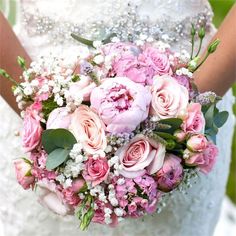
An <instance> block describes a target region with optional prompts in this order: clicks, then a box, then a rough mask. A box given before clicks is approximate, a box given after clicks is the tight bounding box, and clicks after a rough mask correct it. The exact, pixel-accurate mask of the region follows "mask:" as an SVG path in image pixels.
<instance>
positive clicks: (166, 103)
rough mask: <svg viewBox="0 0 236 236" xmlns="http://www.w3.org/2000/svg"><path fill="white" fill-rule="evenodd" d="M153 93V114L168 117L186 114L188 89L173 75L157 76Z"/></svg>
mask: <svg viewBox="0 0 236 236" xmlns="http://www.w3.org/2000/svg"><path fill="white" fill-rule="evenodd" d="M151 93H152V102H151V110H150V113H151V115H154V116H156V117H157V118H158V119H167V118H176V117H182V116H183V115H184V114H185V112H186V110H187V105H188V100H189V94H188V90H187V89H186V88H185V87H184V86H182V85H180V84H179V83H178V82H176V80H175V79H174V78H172V77H171V76H161V77H155V78H154V83H153V85H152V87H151Z"/></svg>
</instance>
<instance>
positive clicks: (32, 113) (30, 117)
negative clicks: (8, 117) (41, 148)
mask: <svg viewBox="0 0 236 236" xmlns="http://www.w3.org/2000/svg"><path fill="white" fill-rule="evenodd" d="M35 107H37V108H39V105H38V103H37V104H32V105H31V106H30V107H28V108H27V109H26V112H25V116H24V121H23V146H24V148H25V151H26V152H30V151H32V150H33V149H35V148H36V147H37V146H38V145H39V143H40V142H41V135H42V132H43V129H42V127H41V124H40V120H41V118H40V117H39V115H38V112H39V111H38V110H36V109H35Z"/></svg>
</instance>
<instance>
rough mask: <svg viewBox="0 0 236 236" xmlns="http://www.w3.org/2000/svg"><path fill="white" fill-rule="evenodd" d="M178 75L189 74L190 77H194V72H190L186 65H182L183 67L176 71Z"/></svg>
mask: <svg viewBox="0 0 236 236" xmlns="http://www.w3.org/2000/svg"><path fill="white" fill-rule="evenodd" d="M176 75H186V76H188V77H189V78H192V77H193V73H192V72H190V71H189V70H188V69H187V68H185V67H182V68H180V69H178V70H177V71H176Z"/></svg>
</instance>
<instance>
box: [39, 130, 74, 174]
mask: <svg viewBox="0 0 236 236" xmlns="http://www.w3.org/2000/svg"><path fill="white" fill-rule="evenodd" d="M75 143H76V139H75V137H74V136H73V134H72V133H71V132H70V131H68V130H66V129H48V130H45V131H44V132H43V135H42V145H43V148H44V150H45V151H46V152H47V153H48V154H49V155H48V158H47V162H46V167H47V169H48V170H52V169H55V168H56V167H58V166H60V165H61V164H62V163H64V162H65V161H66V160H67V158H68V156H69V153H70V151H71V149H72V148H73V145H74V144H75Z"/></svg>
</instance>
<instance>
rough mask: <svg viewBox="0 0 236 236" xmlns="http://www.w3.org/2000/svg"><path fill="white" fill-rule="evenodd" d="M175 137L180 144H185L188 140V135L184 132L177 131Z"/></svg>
mask: <svg viewBox="0 0 236 236" xmlns="http://www.w3.org/2000/svg"><path fill="white" fill-rule="evenodd" d="M174 136H175V137H176V139H177V141H178V142H183V141H184V140H185V139H186V136H187V134H186V133H185V132H184V131H183V130H176V131H175V133H174Z"/></svg>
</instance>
